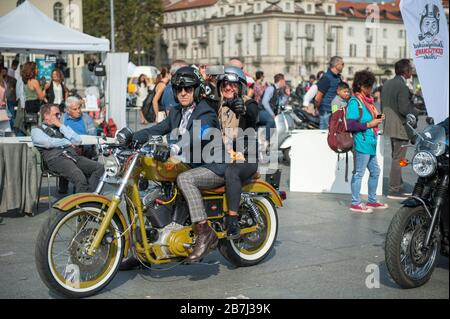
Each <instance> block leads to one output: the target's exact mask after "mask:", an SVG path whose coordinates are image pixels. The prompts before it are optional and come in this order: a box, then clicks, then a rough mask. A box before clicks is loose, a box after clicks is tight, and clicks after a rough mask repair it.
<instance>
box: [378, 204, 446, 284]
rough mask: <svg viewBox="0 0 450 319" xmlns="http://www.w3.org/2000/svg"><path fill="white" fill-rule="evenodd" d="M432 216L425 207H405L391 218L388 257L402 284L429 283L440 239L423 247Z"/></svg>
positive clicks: (387, 242) (390, 266)
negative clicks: (425, 248)
mask: <svg viewBox="0 0 450 319" xmlns="http://www.w3.org/2000/svg"><path fill="white" fill-rule="evenodd" d="M429 223H430V218H429V217H428V215H427V213H426V212H425V209H424V208H423V207H422V206H419V207H402V208H400V210H399V211H398V212H397V213H396V214H395V216H394V218H393V219H392V221H391V224H390V226H389V230H388V232H387V235H386V245H385V258H386V265H387V268H388V270H389V273H390V275H391V277H392V279H394V281H395V282H396V283H397V284H398V285H399V286H400V287H402V288H405V289H409V288H416V287H420V286H422V285H424V284H425V283H427V282H428V281H429V280H430V278H431V275H432V274H433V271H434V268H435V266H436V261H437V254H438V252H439V246H440V241H439V240H435V239H433V238H432V239H431V247H430V248H429V249H428V250H427V251H423V250H422V249H421V246H422V245H423V242H424V240H425V237H426V232H427V230H428V227H429Z"/></svg>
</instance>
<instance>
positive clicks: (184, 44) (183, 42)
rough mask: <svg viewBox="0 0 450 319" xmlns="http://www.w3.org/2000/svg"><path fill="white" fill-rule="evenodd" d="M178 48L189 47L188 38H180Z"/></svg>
mask: <svg viewBox="0 0 450 319" xmlns="http://www.w3.org/2000/svg"><path fill="white" fill-rule="evenodd" d="M178 46H180V47H184V48H185V47H187V46H188V39H187V38H179V39H178Z"/></svg>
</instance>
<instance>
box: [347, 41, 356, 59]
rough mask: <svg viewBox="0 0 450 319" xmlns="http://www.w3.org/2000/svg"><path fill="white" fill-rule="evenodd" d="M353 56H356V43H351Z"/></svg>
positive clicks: (351, 54)
mask: <svg viewBox="0 0 450 319" xmlns="http://www.w3.org/2000/svg"><path fill="white" fill-rule="evenodd" d="M349 55H350V56H351V57H355V56H356V44H350V54H349Z"/></svg>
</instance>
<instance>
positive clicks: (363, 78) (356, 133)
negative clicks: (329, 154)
mask: <svg viewBox="0 0 450 319" xmlns="http://www.w3.org/2000/svg"><path fill="white" fill-rule="evenodd" d="M375 81H376V80H375V76H374V74H373V73H372V72H370V71H366V70H365V71H360V72H356V74H355V78H354V80H353V96H352V97H351V98H350V101H349V102H348V105H347V128H348V131H349V132H352V133H353V138H354V153H353V154H354V156H355V161H354V163H355V167H354V173H353V177H352V182H351V190H352V204H351V206H350V210H351V211H353V212H356V213H361V214H370V213H372V212H373V209H386V208H388V205H386V204H383V203H380V202H378V201H377V199H376V191H377V187H378V178H379V176H380V167H379V166H378V162H377V154H376V152H377V140H378V133H379V130H380V129H379V128H378V126H379V125H380V124H381V123H382V122H383V121H384V119H385V116H384V114H378V111H377V109H376V107H375V105H374V98H373V97H372V96H371V93H372V88H373V85H374V83H375ZM366 169H368V170H369V172H370V176H369V181H368V193H369V198H368V202H367V204H364V203H362V202H361V197H360V191H361V181H362V179H363V177H364V173H365V172H366Z"/></svg>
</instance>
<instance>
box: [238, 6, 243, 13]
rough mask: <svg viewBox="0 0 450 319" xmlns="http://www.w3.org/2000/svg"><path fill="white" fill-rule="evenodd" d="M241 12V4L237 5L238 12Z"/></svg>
mask: <svg viewBox="0 0 450 319" xmlns="http://www.w3.org/2000/svg"><path fill="white" fill-rule="evenodd" d="M241 12H242V6H241V5H238V13H241Z"/></svg>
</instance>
